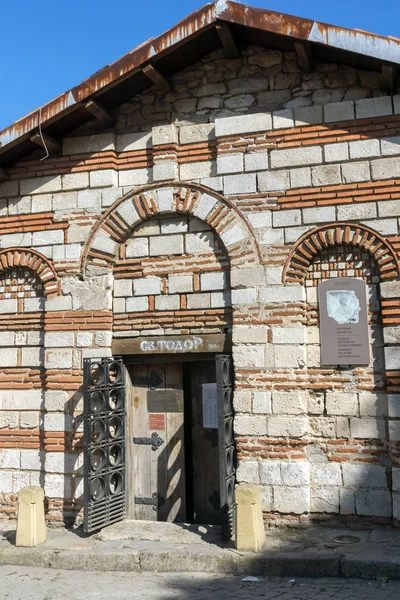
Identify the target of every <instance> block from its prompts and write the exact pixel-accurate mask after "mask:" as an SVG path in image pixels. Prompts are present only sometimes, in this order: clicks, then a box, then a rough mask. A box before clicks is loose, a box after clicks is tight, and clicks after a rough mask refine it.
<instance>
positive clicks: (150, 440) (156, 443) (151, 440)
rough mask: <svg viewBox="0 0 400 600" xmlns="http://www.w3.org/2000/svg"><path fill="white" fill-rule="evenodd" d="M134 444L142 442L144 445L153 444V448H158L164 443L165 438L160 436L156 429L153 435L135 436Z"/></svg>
mask: <svg viewBox="0 0 400 600" xmlns="http://www.w3.org/2000/svg"><path fill="white" fill-rule="evenodd" d="M133 443H134V444H140V445H142V446H151V449H152V450H158V449H159V447H160V446H162V445H163V443H164V440H163V439H162V438H160V436H159V435H158V433H157V432H156V431H155V432H154V433H152V434H151V437H147V438H146V437H134V438H133Z"/></svg>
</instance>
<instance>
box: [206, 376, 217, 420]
mask: <svg viewBox="0 0 400 600" xmlns="http://www.w3.org/2000/svg"><path fill="white" fill-rule="evenodd" d="M202 388H203V427H204V428H207V429H217V428H218V403H217V384H216V383H203V385H202Z"/></svg>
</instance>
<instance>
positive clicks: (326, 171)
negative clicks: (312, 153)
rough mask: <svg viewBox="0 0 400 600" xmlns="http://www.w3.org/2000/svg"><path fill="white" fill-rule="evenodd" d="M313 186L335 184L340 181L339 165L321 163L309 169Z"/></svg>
mask: <svg viewBox="0 0 400 600" xmlns="http://www.w3.org/2000/svg"><path fill="white" fill-rule="evenodd" d="M311 177H312V184H313V185H314V186H324V185H336V184H340V183H342V175H341V172H340V165H322V166H320V167H313V168H312V169H311Z"/></svg>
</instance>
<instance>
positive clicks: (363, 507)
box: [355, 490, 392, 517]
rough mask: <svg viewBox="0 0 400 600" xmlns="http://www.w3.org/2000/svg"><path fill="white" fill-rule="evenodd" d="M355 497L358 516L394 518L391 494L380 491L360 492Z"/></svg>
mask: <svg viewBox="0 0 400 600" xmlns="http://www.w3.org/2000/svg"><path fill="white" fill-rule="evenodd" d="M355 496H356V511H357V514H358V515H364V516H373V517H391V516H392V501H391V494H390V492H388V491H380V490H379V491H378V490H360V491H359V492H357V493H356V495H355Z"/></svg>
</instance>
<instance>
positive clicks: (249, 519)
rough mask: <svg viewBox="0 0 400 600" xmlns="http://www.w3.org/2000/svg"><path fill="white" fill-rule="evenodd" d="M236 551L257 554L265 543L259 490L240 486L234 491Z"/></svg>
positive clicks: (253, 486)
mask: <svg viewBox="0 0 400 600" xmlns="http://www.w3.org/2000/svg"><path fill="white" fill-rule="evenodd" d="M235 503H236V532H235V534H236V535H235V544H236V549H237V550H246V551H248V552H259V551H260V550H262V549H263V548H264V547H265V545H266V542H267V539H266V535H265V529H264V522H263V517H262V510H261V497H260V488H259V487H258V486H257V485H248V484H242V485H239V486H237V488H236V490H235Z"/></svg>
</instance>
